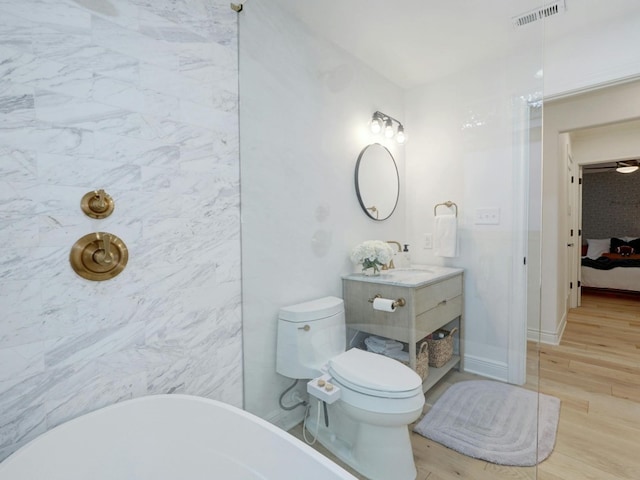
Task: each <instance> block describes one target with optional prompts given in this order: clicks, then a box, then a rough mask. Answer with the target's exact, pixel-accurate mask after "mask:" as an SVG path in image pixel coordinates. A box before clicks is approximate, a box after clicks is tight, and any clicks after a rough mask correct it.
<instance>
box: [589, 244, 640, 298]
mask: <svg viewBox="0 0 640 480" xmlns="http://www.w3.org/2000/svg"><path fill="white" fill-rule="evenodd" d="M587 244H588V249H587V252H586V255H585V256H583V257H582V271H581V286H582V287H587V288H600V289H609V290H622V291H631V292H638V293H640V238H636V237H622V238H617V237H614V238H605V239H589V240H587Z"/></svg>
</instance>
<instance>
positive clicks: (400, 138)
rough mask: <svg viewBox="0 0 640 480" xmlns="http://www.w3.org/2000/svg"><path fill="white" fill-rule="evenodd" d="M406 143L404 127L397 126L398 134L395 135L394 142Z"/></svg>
mask: <svg viewBox="0 0 640 480" xmlns="http://www.w3.org/2000/svg"><path fill="white" fill-rule="evenodd" d="M406 141H407V137H405V136H404V127H403V126H402V125H398V133H397V134H396V142H398V143H399V144H403V143H404V142H406Z"/></svg>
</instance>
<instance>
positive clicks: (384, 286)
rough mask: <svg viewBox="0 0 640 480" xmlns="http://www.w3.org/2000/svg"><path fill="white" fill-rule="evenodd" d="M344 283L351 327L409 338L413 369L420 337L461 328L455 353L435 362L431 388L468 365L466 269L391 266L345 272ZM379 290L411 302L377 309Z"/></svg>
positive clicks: (429, 378)
mask: <svg viewBox="0 0 640 480" xmlns="http://www.w3.org/2000/svg"><path fill="white" fill-rule="evenodd" d="M342 288H343V298H344V305H345V314H346V322H347V327H349V328H351V329H354V330H358V331H360V332H364V333H369V334H372V335H378V336H381V337H387V338H391V339H394V340H398V341H401V342H405V343H407V344H408V345H409V361H410V367H411V368H413V369H415V367H416V343H417V342H419V341H420V340H422V339H423V338H424V337H426V336H427V335H429V334H430V333H431V332H433V331H434V330H437V329H439V328H443V327H445V328H446V329H447V330H451V329H453V328H454V327H457V328H458V331H457V332H456V333H455V335H454V338H455V337H457V338H456V340H457V341H454V345H455V346H457V349H454V355H453V357H452V358H451V360H450V361H449V362H448V363H447V364H445V365H444V366H442V367H440V368H434V367H429V375H428V376H427V378H426V379H425V381H424V382H423V384H422V388H423V390H424V391H425V392H426V391H427V390H429V389H430V388H431V387H432V386H433V385H434V384H435V383H436V382H437V381H438V380H440V379H441V378H442V377H443V376H444V375H445V374H446V373H447V372H448V371H449V370H451V369H452V368H456V367H457V368H458V369H459V370H462V369H463V358H464V351H463V348H464V342H463V341H462V340H463V338H464V312H463V305H464V303H463V270H462V269H459V268H445V267H430V266H425V267H424V268H423V269H418V268H416V269H407V270H400V271H393V270H391V271H389V272H383V273H382V274H381V275H380V276H377V277H367V276H364V275H361V274H352V275H345V276H343V277H342ZM377 295H378V296H381V297H382V298H388V299H393V300H397V299H400V298H403V299H404V300H405V305H404V306H402V307H400V306H399V307H397V308H396V309H395V311H394V312H384V311H379V310H374V309H373V303H372V301H373V299H374V298H375V297H376V296H377Z"/></svg>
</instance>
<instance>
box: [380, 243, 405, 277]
mask: <svg viewBox="0 0 640 480" xmlns="http://www.w3.org/2000/svg"><path fill="white" fill-rule="evenodd" d="M387 243H395V244H396V245H397V246H398V253H400V252H402V245H400V242H396V241H395V240H387ZM392 268H396V266H395V265H394V264H393V258H392V259H391V260H389V265H383V266H382V270H391V269H392Z"/></svg>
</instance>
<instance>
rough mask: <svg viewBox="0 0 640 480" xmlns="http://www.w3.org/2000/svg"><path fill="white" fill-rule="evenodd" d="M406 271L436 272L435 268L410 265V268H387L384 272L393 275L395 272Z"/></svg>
mask: <svg viewBox="0 0 640 480" xmlns="http://www.w3.org/2000/svg"><path fill="white" fill-rule="evenodd" d="M405 272H425V273H435V270H431V269H429V268H422V267H409V268H393V269H391V270H385V271H384V272H382V273H383V274H385V273H389V274H391V275H393V274H395V273H398V274H402V273H405Z"/></svg>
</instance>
